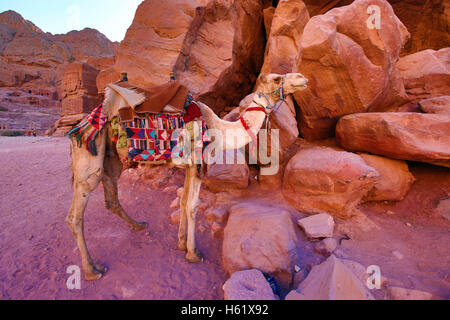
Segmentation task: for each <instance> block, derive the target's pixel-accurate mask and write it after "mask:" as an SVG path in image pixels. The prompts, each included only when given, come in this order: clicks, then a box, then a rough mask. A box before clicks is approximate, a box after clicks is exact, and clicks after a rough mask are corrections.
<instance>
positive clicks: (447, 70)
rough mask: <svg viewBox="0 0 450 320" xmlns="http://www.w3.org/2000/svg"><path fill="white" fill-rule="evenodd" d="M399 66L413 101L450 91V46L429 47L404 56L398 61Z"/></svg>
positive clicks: (445, 93)
mask: <svg viewBox="0 0 450 320" xmlns="http://www.w3.org/2000/svg"><path fill="white" fill-rule="evenodd" d="M397 68H398V69H399V70H400V74H401V77H402V79H403V82H404V83H405V88H406V93H407V94H408V96H409V97H410V98H411V100H412V101H415V102H417V101H419V100H422V99H427V98H432V97H437V96H442V95H448V94H449V92H450V48H444V49H441V50H439V51H434V50H431V49H429V50H424V51H420V52H417V53H413V54H410V55H408V56H404V57H402V58H400V60H399V61H398V63H397Z"/></svg>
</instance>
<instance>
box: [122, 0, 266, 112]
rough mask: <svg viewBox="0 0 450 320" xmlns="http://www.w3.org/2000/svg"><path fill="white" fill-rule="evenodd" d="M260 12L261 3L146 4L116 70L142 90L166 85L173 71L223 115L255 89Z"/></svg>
mask: <svg viewBox="0 0 450 320" xmlns="http://www.w3.org/2000/svg"><path fill="white" fill-rule="evenodd" d="M262 10H263V7H262V3H260V2H259V1H228V0H213V1H207V0H176V1H171V2H154V1H149V0H147V1H144V2H143V3H142V4H141V5H140V6H139V8H138V10H137V12H136V15H135V18H134V20H133V23H132V25H131V26H130V28H129V29H128V31H127V35H126V36H125V39H124V40H123V41H122V43H121V46H120V48H119V50H118V53H117V59H116V64H115V65H114V69H115V70H116V71H117V72H121V71H127V72H128V76H129V80H130V82H132V83H135V84H137V85H143V86H151V85H157V84H162V83H165V82H167V81H168V80H169V73H170V72H171V71H174V72H175V75H176V77H177V80H179V81H180V82H182V83H183V84H184V85H186V86H187V87H188V88H189V89H190V90H191V91H192V92H193V93H194V94H195V95H196V96H197V97H198V99H199V100H200V101H202V102H204V103H206V104H208V105H210V106H211V107H213V108H214V110H215V111H216V112H219V111H221V110H222V109H223V108H224V107H226V106H229V105H235V104H237V103H238V102H239V100H240V99H241V98H242V96H243V95H244V94H246V93H248V92H249V91H250V89H251V88H252V86H253V85H254V82H255V80H256V77H257V73H258V71H259V69H260V67H261V65H262V61H263V56H264V32H263V28H262V25H263V17H262V14H263V12H262ZM230 88H233V90H230Z"/></svg>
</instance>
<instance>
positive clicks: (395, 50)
mask: <svg viewBox="0 0 450 320" xmlns="http://www.w3.org/2000/svg"><path fill="white" fill-rule="evenodd" d="M369 5H377V6H379V7H380V8H381V16H382V17H383V19H381V28H380V29H379V30H377V29H372V30H371V29H369V28H368V26H367V19H368V15H367V8H368V6H369ZM408 38H409V33H408V31H407V30H406V28H405V26H404V25H403V24H402V23H401V21H400V20H399V19H398V18H397V17H396V16H395V14H394V11H393V10H392V7H391V6H390V5H389V3H388V2H387V1H385V0H376V1H369V0H356V1H354V2H353V3H352V4H351V5H349V6H345V7H340V8H335V9H333V10H330V11H329V12H327V13H326V14H324V15H319V16H315V17H312V18H311V19H310V20H309V22H308V24H307V25H306V27H305V29H304V32H303V37H302V40H301V45H300V50H301V51H302V61H301V63H300V65H299V66H298V68H296V69H295V70H294V71H299V72H301V73H302V74H304V75H305V76H306V78H308V79H309V82H308V89H306V90H304V91H302V92H299V93H297V94H295V100H296V101H297V103H298V105H299V107H300V109H301V122H300V131H301V133H302V134H303V136H304V137H305V138H307V139H322V138H326V137H329V136H333V134H334V127H335V124H336V122H337V120H338V119H339V117H341V116H343V115H346V114H351V113H357V112H366V111H384V110H387V109H390V108H394V107H396V106H400V105H402V104H404V103H405V102H407V101H408V99H407V96H406V94H405V90H404V86H403V83H402V80H401V78H400V74H399V72H398V70H397V68H396V65H395V64H396V62H397V59H398V56H399V53H400V51H401V49H402V47H403V45H404V44H405V43H406V41H407V39H408ZM386 48H389V50H386ZM355 61H358V62H357V63H355ZM368 74H370V77H368V76H367V75H368Z"/></svg>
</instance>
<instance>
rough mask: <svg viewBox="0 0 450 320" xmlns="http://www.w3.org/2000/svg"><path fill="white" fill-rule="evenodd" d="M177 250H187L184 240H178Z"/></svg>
mask: <svg viewBox="0 0 450 320" xmlns="http://www.w3.org/2000/svg"><path fill="white" fill-rule="evenodd" d="M178 250H180V251H186V250H187V246H186V241H182V240H178Z"/></svg>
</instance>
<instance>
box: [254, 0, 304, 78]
mask: <svg viewBox="0 0 450 320" xmlns="http://www.w3.org/2000/svg"><path fill="white" fill-rule="evenodd" d="M308 20H309V13H308V10H307V9H306V6H305V4H304V3H303V1H301V0H282V1H280V2H279V3H278V6H277V8H276V9H275V11H274V14H273V17H272V18H271V23H270V34H268V35H269V36H268V40H267V44H266V53H265V56H264V64H263V66H262V68H261V73H263V74H266V73H279V74H285V73H289V72H292V70H293V67H294V66H295V65H296V64H297V62H298V59H299V58H300V57H299V54H300V52H299V48H300V40H301V37H302V35H303V29H304V28H305V26H306V23H307V22H308Z"/></svg>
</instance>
